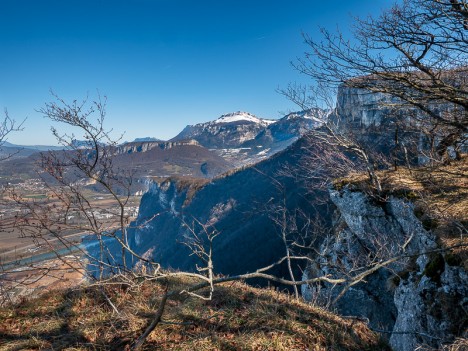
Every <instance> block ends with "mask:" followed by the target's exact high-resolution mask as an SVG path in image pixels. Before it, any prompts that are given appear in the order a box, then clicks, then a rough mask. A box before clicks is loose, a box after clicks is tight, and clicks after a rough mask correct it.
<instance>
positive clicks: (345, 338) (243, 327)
mask: <svg viewBox="0 0 468 351" xmlns="http://www.w3.org/2000/svg"><path fill="white" fill-rule="evenodd" d="M175 284H176V285H177V284H179V285H180V284H181V282H180V281H176V282H172V283H171V285H172V288H173V287H174V285H175ZM162 291H163V289H162V287H161V286H160V285H158V284H156V283H148V282H146V283H144V284H142V285H141V286H139V288H138V289H136V290H135V289H134V290H132V289H124V288H123V287H120V286H112V287H111V286H108V287H106V293H107V295H108V296H109V297H110V298H111V300H112V301H113V303H114V304H115V305H116V306H117V308H118V309H119V311H120V315H117V314H116V313H115V312H113V310H112V309H111V308H110V306H109V305H108V304H107V303H106V301H105V299H104V297H103V294H102V293H101V291H100V290H99V289H98V288H87V289H81V290H75V291H65V292H63V293H49V294H46V295H43V296H42V297H40V298H39V299H36V300H31V301H27V302H23V303H21V304H19V305H17V306H15V307H11V308H4V309H0V349H1V350H41V349H53V350H59V349H60V350H123V349H125V347H126V346H127V345H129V344H130V343H131V342H132V340H134V339H135V338H136V337H137V336H138V335H139V334H140V333H141V331H142V328H144V326H145V324H146V323H147V322H148V319H149V318H150V316H151V315H152V313H153V312H154V310H155V308H156V306H157V303H158V301H159V298H160V296H161V294H162ZM163 320H164V323H163V324H161V325H159V326H158V327H157V328H156V330H155V331H153V333H152V334H151V335H150V336H149V338H148V341H147V343H146V344H145V347H144V349H145V350H278V351H281V350H285V351H286V350H288V351H291V350H356V351H357V350H389V348H388V347H387V346H385V345H384V344H383V343H382V342H381V341H380V340H379V337H378V336H377V335H376V334H374V333H373V332H371V331H370V330H369V329H367V327H366V326H365V325H364V324H363V323H361V322H358V321H356V320H346V319H342V318H340V317H337V316H335V315H333V314H331V313H329V312H326V311H324V310H321V309H318V308H315V307H312V306H310V305H307V304H304V303H301V302H298V301H295V300H293V298H292V297H290V296H289V295H287V294H284V293H279V292H277V291H273V290H267V289H255V288H252V287H249V286H247V285H245V284H242V283H230V284H229V285H224V286H219V287H218V289H217V290H216V292H215V294H214V297H213V300H212V301H208V302H206V301H202V300H200V299H196V298H186V297H182V296H181V297H180V298H177V299H174V300H170V301H169V302H168V305H167V308H166V311H165V313H164V316H163Z"/></svg>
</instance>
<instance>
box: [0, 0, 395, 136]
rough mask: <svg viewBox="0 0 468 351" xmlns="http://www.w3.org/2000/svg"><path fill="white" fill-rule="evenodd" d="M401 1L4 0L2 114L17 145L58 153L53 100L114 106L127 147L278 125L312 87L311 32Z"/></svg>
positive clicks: (114, 121) (111, 115) (111, 122)
mask: <svg viewBox="0 0 468 351" xmlns="http://www.w3.org/2000/svg"><path fill="white" fill-rule="evenodd" d="M390 4H391V1H390V0H350V1H323V0H308V1H306V0H304V1H303V0H297V1H294V0H289V1H282V0H269V1H267V0H265V1H263V0H257V1H256V0H250V1H244V0H217V1H214V0H213V1H212V0H210V1H208V0H193V1H188V0H185V1H183V0H132V1H130V0H128V1H119V0H114V1H104V0H59V1H48V0H43V1H38V0H30V1H25V0H0V48H1V49H0V50H1V51H0V52H1V54H0V108H2V109H3V108H7V109H8V111H9V113H10V116H11V117H13V118H15V119H16V120H21V119H24V118H26V117H27V120H26V122H25V129H24V131H23V132H21V133H17V134H15V135H12V136H11V137H9V139H8V141H10V142H13V143H17V144H54V143H55V142H54V139H53V137H52V136H51V134H50V132H49V127H50V122H49V121H48V120H45V119H44V118H42V116H41V115H40V114H39V113H37V112H35V110H36V109H38V108H40V107H41V106H43V104H44V103H45V102H47V101H51V100H52V97H51V95H50V93H49V91H50V90H51V89H52V90H53V91H54V92H55V93H57V94H58V95H59V96H61V97H62V98H64V99H65V100H73V99H79V100H81V99H83V98H84V97H85V96H86V95H87V94H88V95H89V96H90V97H91V98H93V97H95V96H96V91H97V90H99V92H100V93H101V94H102V95H106V96H107V97H108V108H107V112H108V113H107V126H108V127H109V128H113V129H114V130H115V131H116V132H119V133H122V132H125V136H124V139H125V140H133V139H134V138H136V137H144V136H153V137H158V138H161V139H168V138H171V137H173V136H175V135H176V134H177V133H178V132H179V131H180V130H182V128H183V127H184V126H185V125H187V124H195V123H199V122H205V121H208V120H212V119H215V118H217V117H219V116H220V115H221V114H224V113H228V112H233V111H238V110H242V111H248V112H251V113H253V114H255V115H257V116H259V117H264V118H278V117H280V116H281V113H282V112H287V111H288V110H294V109H295V106H294V105H293V104H292V103H290V102H289V101H287V100H286V99H285V98H284V97H282V96H280V95H279V94H278V93H276V92H275V90H276V88H278V87H285V86H286V85H287V84H288V83H289V82H295V81H296V82H307V78H306V77H302V76H301V75H299V74H298V73H297V72H295V71H294V70H293V68H292V67H291V65H290V62H291V61H294V60H295V58H297V57H300V56H301V55H302V54H303V52H304V51H305V50H307V48H306V46H305V45H304V44H303V40H302V37H301V32H307V33H309V34H310V35H312V36H313V37H314V36H317V35H318V27H319V26H323V27H326V28H330V29H334V28H336V27H337V26H339V27H340V28H341V29H342V30H345V31H346V28H348V27H349V26H350V24H351V23H352V18H351V16H360V17H365V16H367V15H368V14H378V13H379V12H380V10H381V9H382V8H385V7H388V6H389V5H390Z"/></svg>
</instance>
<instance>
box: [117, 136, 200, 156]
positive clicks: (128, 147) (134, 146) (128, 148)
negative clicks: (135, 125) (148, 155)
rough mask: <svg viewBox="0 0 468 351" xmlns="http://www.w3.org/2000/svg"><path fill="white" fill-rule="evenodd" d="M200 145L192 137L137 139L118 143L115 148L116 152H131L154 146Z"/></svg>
mask: <svg viewBox="0 0 468 351" xmlns="http://www.w3.org/2000/svg"><path fill="white" fill-rule="evenodd" d="M187 145H193V146H200V144H199V143H198V142H197V141H196V140H193V139H189V140H180V141H139V142H131V143H125V144H123V145H120V146H119V147H118V148H117V153H118V154H132V153H137V152H147V151H150V150H152V149H154V148H159V149H161V150H169V149H172V148H173V147H177V146H187Z"/></svg>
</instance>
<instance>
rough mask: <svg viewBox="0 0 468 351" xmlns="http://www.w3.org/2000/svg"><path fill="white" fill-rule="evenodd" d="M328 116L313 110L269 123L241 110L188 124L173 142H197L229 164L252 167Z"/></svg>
mask: <svg viewBox="0 0 468 351" xmlns="http://www.w3.org/2000/svg"><path fill="white" fill-rule="evenodd" d="M326 115H327V112H326V111H325V110H322V109H319V108H314V109H310V110H305V111H300V112H293V113H290V114H288V115H286V116H284V117H283V118H280V119H278V120H270V119H263V118H259V117H257V116H255V115H253V114H250V113H248V112H241V111H238V112H234V113H229V114H226V115H222V116H221V117H219V118H218V119H216V120H214V121H210V122H204V123H198V124H195V125H188V126H186V127H185V128H184V129H183V130H182V132H180V133H179V134H178V135H177V136H175V137H174V138H172V139H171V141H179V140H186V139H194V140H196V141H197V142H199V143H200V145H202V146H204V147H207V148H209V149H213V150H215V151H217V153H218V154H219V155H220V156H222V157H223V158H225V159H227V160H228V161H229V162H232V163H234V164H237V165H244V164H251V163H255V162H258V161H259V160H262V159H265V158H267V157H269V156H271V155H273V154H274V153H276V152H278V151H281V150H284V149H285V148H286V147H288V146H289V145H291V144H292V143H293V142H294V141H296V140H297V139H298V138H299V137H300V136H301V135H303V134H304V133H306V132H307V131H308V130H310V129H313V128H317V127H319V126H320V125H321V124H322V120H323V118H324V117H326Z"/></svg>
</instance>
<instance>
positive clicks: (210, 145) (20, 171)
mask: <svg viewBox="0 0 468 351" xmlns="http://www.w3.org/2000/svg"><path fill="white" fill-rule="evenodd" d="M324 115H325V112H324V111H323V110H320V109H314V110H307V111H301V112H295V113H290V114H288V115H286V116H284V117H283V118H281V119H278V120H268V119H262V118H259V117H256V116H254V115H252V114H250V113H247V112H235V113H230V114H226V115H223V116H221V117H219V118H217V119H215V120H213V121H210V122H206V123H199V124H195V125H189V126H187V127H185V128H184V129H183V130H182V131H181V132H180V133H179V134H178V135H177V136H176V137H174V138H172V139H171V140H169V141H162V140H158V139H156V138H152V137H144V138H137V139H135V140H134V141H132V142H125V143H123V144H121V145H119V146H118V147H117V149H116V150H117V155H116V158H115V165H117V166H118V167H119V168H121V169H124V170H131V171H133V172H134V174H135V176H136V177H137V178H140V177H170V176H186V177H187V176H188V177H195V178H213V177H215V176H217V175H220V174H222V173H224V172H226V171H228V170H230V169H235V168H238V167H240V166H244V165H248V164H254V163H256V162H259V161H260V160H263V159H266V158H268V157H269V156H271V155H273V154H275V153H277V152H279V151H281V150H284V149H285V148H286V147H288V146H289V145H291V144H292V143H293V142H294V141H295V140H297V139H298V138H299V137H300V136H301V135H302V134H304V133H305V132H306V131H307V130H310V129H312V128H315V127H317V126H319V125H320V123H321V119H322V118H323V117H324ZM72 147H73V148H77V149H84V148H87V147H89V142H87V141H81V140H73V145H72ZM47 150H50V151H55V152H57V151H59V150H62V151H64V152H66V151H67V148H64V147H62V148H60V147H56V146H21V145H13V144H10V143H5V144H4V146H3V148H2V150H1V152H2V154H1V156H2V157H4V158H8V159H6V160H4V161H3V162H1V163H0V176H1V177H3V179H6V180H10V181H11V178H12V177H15V178H18V180H20V179H21V178H31V177H35V170H34V169H35V163H36V161H37V160H38V159H39V157H40V152H45V151H47ZM18 175H20V176H19V177H18Z"/></svg>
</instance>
